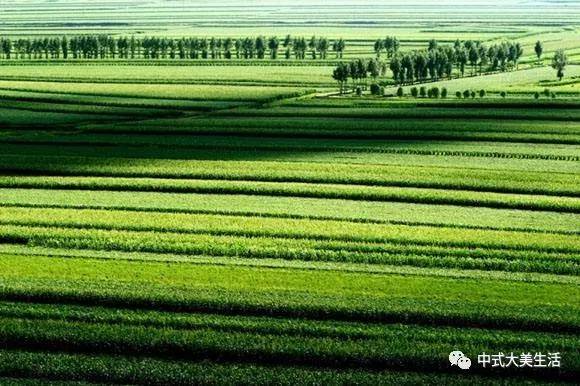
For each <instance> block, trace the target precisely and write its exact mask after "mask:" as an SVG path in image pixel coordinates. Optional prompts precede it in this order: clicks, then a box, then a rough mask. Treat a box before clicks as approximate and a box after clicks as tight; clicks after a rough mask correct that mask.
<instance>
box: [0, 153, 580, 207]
mask: <svg viewBox="0 0 580 386" xmlns="http://www.w3.org/2000/svg"><path fill="white" fill-rule="evenodd" d="M60 151H62V150H60ZM51 152H54V151H51ZM0 171H1V172H3V173H4V174H5V175H7V174H16V175H32V176H34V175H36V176H41V175H44V176H78V177H144V178H168V179H207V180H230V181H262V182H305V183H319V184H350V185H370V186H392V187H408V188H430V189H449V190H468V191H480V192H495V193H514V194H517V193H520V194H543V195H554V196H570V197H580V188H579V185H578V184H577V183H576V180H577V179H578V177H577V175H576V174H574V173H553V172H530V171H527V172H525V171H514V170H486V169H474V168H472V169H468V168H458V167H453V168H451V167H448V168H443V167H434V166H424V167H416V166H415V167H413V166H399V165H359V164H322V163H307V162H273V161H251V162H250V161H200V160H164V159H139V158H119V157H116V158H110V157H79V156H59V155H53V154H36V155H34V156H32V155H24V154H17V155H11V154H8V155H2V156H0Z"/></svg>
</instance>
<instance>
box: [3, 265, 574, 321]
mask: <svg viewBox="0 0 580 386" xmlns="http://www.w3.org/2000/svg"><path fill="white" fill-rule="evenodd" d="M16 262H17V263H18V264H15V263H16ZM0 264H1V265H2V266H4V267H7V266H12V267H13V268H14V269H10V270H6V271H4V272H5V275H4V285H3V288H2V291H1V292H2V297H3V298H5V299H29V300H33V299H38V300H40V299H44V301H48V300H50V301H52V302H54V301H59V300H60V301H62V302H65V303H77V304H91V305H98V304H102V305H106V304H108V305H109V306H112V305H117V306H121V307H131V308H133V307H137V308H143V307H147V308H151V307H154V308H155V309H159V310H163V309H164V310H181V311H201V310H206V311H211V312H217V313H226V314H232V313H233V314H244V315H264V316H266V315H271V316H288V317H290V316H301V317H306V318H321V319H332V320H352V321H355V320H358V321H370V320H375V321H391V322H393V321H397V320H399V321H402V320H404V321H406V322H407V323H409V322H413V323H420V324H426V325H432V324H443V325H455V326H482V327H483V326H487V327H498V328H510V327H511V328H516V329H518V330H522V331H523V330H532V331H545V330H546V329H549V330H550V331H552V332H556V331H559V330H561V331H574V330H575V329H577V328H578V312H577V309H576V307H574V306H571V304H574V303H570V302H569V300H568V299H574V298H576V297H577V296H578V292H577V286H574V285H566V284H549V283H542V284H538V283H533V284H531V283H523V282H521V283H520V282H510V283H507V282H497V281H486V280H482V279H478V280H473V279H471V280H470V279H461V280H458V279H448V278H447V279H446V278H432V277H430V278H421V277H405V276H398V275H388V276H381V275H376V274H371V275H368V274H366V275H365V274H362V273H335V272H323V271H303V272H296V271H295V270H292V271H291V272H289V271H285V270H264V269H261V268H251V267H227V266H226V267H223V266H222V267H219V266H197V265H195V266H192V265H187V264H185V265H184V264H179V265H176V264H168V263H154V262H147V263H139V264H135V263H134V262H130V261H118V260H101V261H95V260H86V259H75V258H46V257H41V256H32V257H26V256H10V255H8V256H2V257H1V258H0ZM210 277H211V280H207V279H208V278H210ZM23 278H26V279H23ZM81 278H82V280H80V281H79V279H81ZM47 280H48V281H47ZM102 280H105V282H106V283H107V287H106V288H104V287H103V286H102V285H100V284H98V283H99V282H100V283H102V282H103V281H102ZM339 283H340V284H339ZM482 287H485V288H486V291H485V292H484V293H483V292H482V291H479V290H478V289H480V288H482ZM218 288H219V289H220V290H218V291H216V289H218ZM305 288H308V290H306V291H305ZM289 291H299V292H300V293H301V296H299V297H294V296H289V294H290V292H289ZM531 292H533V293H534V297H533V298H530V297H529V296H528V294H529V293H531ZM332 294H334V295H335V296H329V295H332ZM336 295H338V297H337V296H336ZM148 299H149V300H148ZM363 299H364V300H363ZM458 299H464V301H463V302H462V306H461V307H460V308H458V307H457V304H458V303H457V301H458ZM151 301H153V303H151ZM147 305H149V306H147ZM484 309H485V310H486V311H485V312H484V313H483V314H482V311H483V310H484ZM401 318H403V319H401Z"/></svg>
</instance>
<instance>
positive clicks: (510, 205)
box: [0, 177, 580, 213]
mask: <svg viewBox="0 0 580 386" xmlns="http://www.w3.org/2000/svg"><path fill="white" fill-rule="evenodd" d="M0 187H1V188H33V189H66V190H92V191H136V192H139V191H151V192H167V193H205V194H232V195H254V196H282V197H284V196H285V197H312V198H332V199H346V200H359V201H381V202H386V201H388V202H410V203H423V204H440V205H458V206H478V207H490V208H507V209H526V210H542V211H556V212H567V213H580V199H578V198H575V197H552V196H537V195H536V196H531V195H515V194H503V193H482V192H470V191H460V190H455V191H454V190H445V189H423V188H391V187H381V186H356V185H355V186H352V185H338V184H306V183H270V182H256V181H216V180H191V179H188V180H178V179H169V180H166V179H147V178H111V177H80V178H79V177H17V178H14V177H0Z"/></svg>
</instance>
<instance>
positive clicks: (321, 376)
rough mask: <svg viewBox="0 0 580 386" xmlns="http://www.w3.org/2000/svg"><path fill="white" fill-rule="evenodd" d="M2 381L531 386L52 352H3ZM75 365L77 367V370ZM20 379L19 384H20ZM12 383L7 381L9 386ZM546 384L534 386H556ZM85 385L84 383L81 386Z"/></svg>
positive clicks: (442, 376)
mask: <svg viewBox="0 0 580 386" xmlns="http://www.w3.org/2000/svg"><path fill="white" fill-rule="evenodd" d="M0 356H2V357H3V358H5V359H6V360H5V361H2V362H0V363H1V364H0V374H1V375H4V376H8V377H11V378H4V379H2V378H0V381H1V382H4V383H5V384H7V385H12V384H16V385H29V384H30V385H35V386H36V385H46V384H47V383H49V382H50V384H56V385H60V383H58V382H59V381H63V382H66V385H71V384H72V385H74V383H71V380H72V381H79V382H95V383H105V384H147V385H155V386H167V385H176V386H181V385H183V386H188V385H192V384H195V385H218V384H219V385H240V384H247V385H249V384H275V385H281V386H295V385H301V384H308V385H313V386H317V385H321V386H322V385H345V384H351V385H368V386H371V385H372V386H374V385H383V384H385V385H386V384H395V383H396V384H398V385H408V386H415V385H418V384H423V385H428V384H435V383H439V384H454V385H465V386H467V385H488V384H489V382H490V381H493V383H494V384H497V385H506V386H507V385H520V384H521V385H529V382H530V380H529V379H526V378H524V377H519V378H518V377H507V378H501V377H494V378H489V377H485V376H482V375H476V374H473V375H471V374H470V376H469V377H465V375H464V374H459V373H434V372H425V371H421V372H405V371H378V372H376V371H364V370H353V369H340V370H338V369H332V370H331V369H321V368H307V367H290V366H264V365H251V364H240V363H234V364H226V363H211V362H208V361H200V362H194V361H190V360H189V361H186V360H172V361H168V360H162V359H154V358H148V357H144V356H138V357H129V356H119V355H102V354H101V355H86V354H74V353H63V352H56V351H52V352H47V351H30V350H29V351H20V350H1V351H0ZM73 364H74V365H73ZM18 378H19V379H18ZM6 380H8V382H6ZM13 381H14V382H15V383H10V382H13ZM55 381H56V382H57V383H53V382H55ZM553 382H554V380H552V382H548V381H547V380H539V379H535V380H534V383H537V384H545V385H551V384H555V383H553ZM82 384H84V383H82Z"/></svg>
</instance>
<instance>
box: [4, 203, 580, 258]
mask: <svg viewBox="0 0 580 386" xmlns="http://www.w3.org/2000/svg"><path fill="white" fill-rule="evenodd" d="M0 224H5V225H22V226H46V227H69V228H84V229H104V230H132V231H157V232H174V233H190V234H196V233H198V234H204V233H205V234H213V235H229V236H248V237H275V238H287V239H292V238H295V239H311V240H335V241H345V242H370V243H398V244H418V245H436V246H449V247H467V248H492V249H514V250H531V251H532V250H536V251H548V252H563V253H567V252H574V251H577V252H578V253H580V237H579V236H578V235H564V234H550V233H544V234H534V235H533V237H532V235H531V234H530V233H527V232H514V231H494V230H483V229H468V228H467V229H460V228H443V227H433V226H421V225H417V224H413V225H397V224H364V223H349V222H341V221H330V220H307V219H281V218H260V217H243V216H223V215H203V214H184V213H156V212H149V213H147V212H129V211H114V210H90V209H89V210H87V209H85V210H83V209H46V208H5V207H4V208H0Z"/></svg>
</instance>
